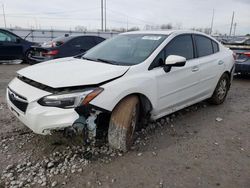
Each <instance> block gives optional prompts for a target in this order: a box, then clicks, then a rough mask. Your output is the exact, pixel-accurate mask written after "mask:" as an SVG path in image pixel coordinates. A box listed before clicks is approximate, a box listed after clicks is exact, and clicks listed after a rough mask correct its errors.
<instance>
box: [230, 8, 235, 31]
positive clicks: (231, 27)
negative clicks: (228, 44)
mask: <svg viewBox="0 0 250 188" xmlns="http://www.w3.org/2000/svg"><path fill="white" fill-rule="evenodd" d="M233 23H234V11H233V16H232V21H231V26H230V32H229V36H231V35H232V29H233Z"/></svg>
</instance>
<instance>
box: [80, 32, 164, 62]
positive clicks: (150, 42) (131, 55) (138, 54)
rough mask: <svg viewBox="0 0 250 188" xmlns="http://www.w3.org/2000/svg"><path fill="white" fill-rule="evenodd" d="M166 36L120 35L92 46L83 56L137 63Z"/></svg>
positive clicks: (94, 59)
mask: <svg viewBox="0 0 250 188" xmlns="http://www.w3.org/2000/svg"><path fill="white" fill-rule="evenodd" d="M166 38H167V35H152V34H149V35H146V34H127V35H118V36H116V37H114V38H112V39H109V40H107V41H104V42H103V43H101V44H99V45H97V46H96V47H94V48H92V49H91V50H89V51H88V52H87V53H86V54H84V55H83V56H82V58H83V59H88V60H93V61H100V62H104V63H110V64H115V65H135V64H139V63H141V62H143V61H144V60H146V59H147V58H148V57H149V56H150V55H151V54H152V52H153V51H154V50H155V49H156V48H157V47H158V46H159V45H160V44H161V43H162V42H163V41H164V40H165V39H166Z"/></svg>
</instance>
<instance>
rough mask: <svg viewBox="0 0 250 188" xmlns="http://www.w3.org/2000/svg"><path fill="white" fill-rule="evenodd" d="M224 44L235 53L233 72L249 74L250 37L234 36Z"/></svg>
mask: <svg viewBox="0 0 250 188" xmlns="http://www.w3.org/2000/svg"><path fill="white" fill-rule="evenodd" d="M225 46H226V47H228V48H230V49H231V50H233V51H234V53H235V56H236V60H235V73H236V74H241V75H245V74H250V38H248V37H236V38H234V39H232V40H231V41H230V42H228V43H226V44H225Z"/></svg>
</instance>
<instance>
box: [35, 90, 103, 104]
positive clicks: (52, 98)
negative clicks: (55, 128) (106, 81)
mask: <svg viewBox="0 0 250 188" xmlns="http://www.w3.org/2000/svg"><path fill="white" fill-rule="evenodd" d="M102 91H103V88H95V89H91V90H87V91H83V92H75V93H66V94H54V95H49V96H46V97H43V98H41V99H40V100H38V103H39V104H40V105H42V106H51V107H59V108H75V107H77V106H81V105H86V104H88V103H89V102H90V101H91V100H93V99H94V98H95V97H96V96H97V95H99V94H100V93H101V92H102Z"/></svg>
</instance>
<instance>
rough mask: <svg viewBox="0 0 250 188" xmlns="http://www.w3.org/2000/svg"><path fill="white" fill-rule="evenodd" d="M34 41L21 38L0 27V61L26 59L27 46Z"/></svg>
mask: <svg viewBox="0 0 250 188" xmlns="http://www.w3.org/2000/svg"><path fill="white" fill-rule="evenodd" d="M32 45H35V43H33V42H30V41H27V40H25V39H22V38H21V37H19V36H17V35H16V34H14V33H12V32H10V31H8V30H5V29H0V62H4V63H6V62H10V61H13V60H21V61H26V54H27V52H28V50H29V48H30V47H31V46H32Z"/></svg>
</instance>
